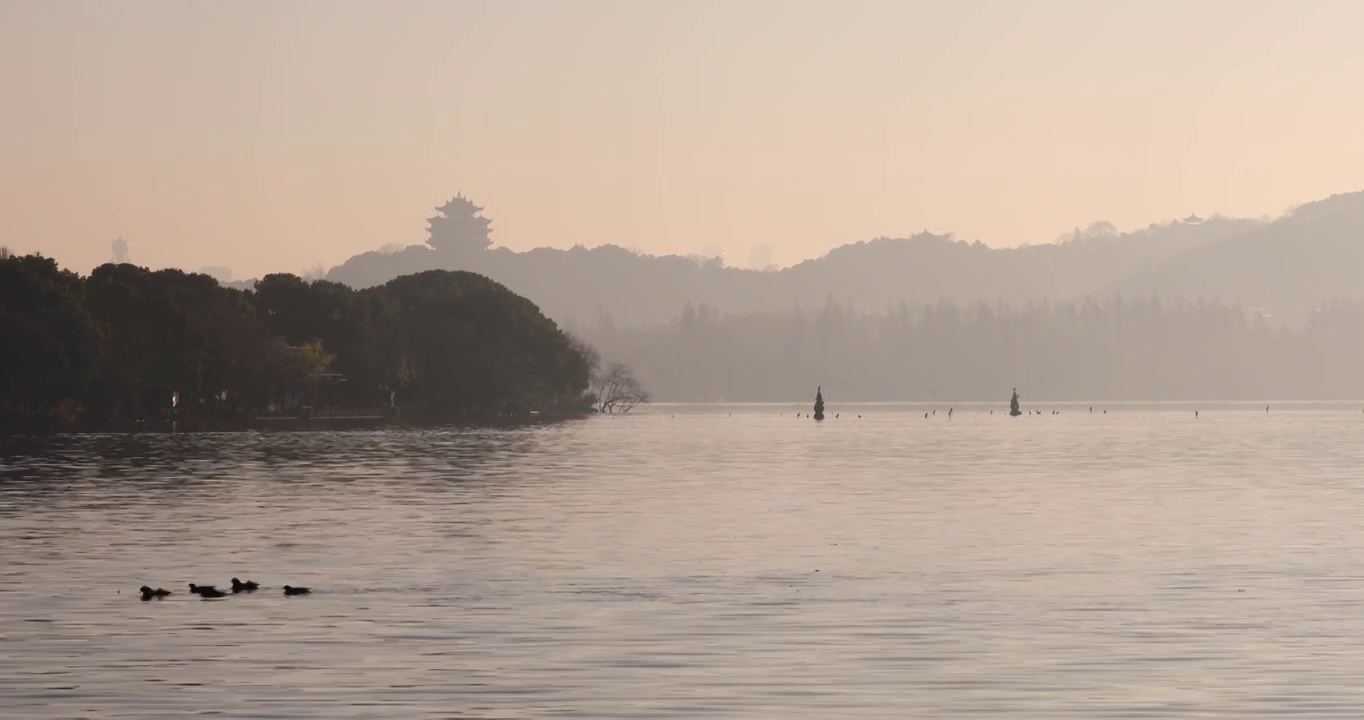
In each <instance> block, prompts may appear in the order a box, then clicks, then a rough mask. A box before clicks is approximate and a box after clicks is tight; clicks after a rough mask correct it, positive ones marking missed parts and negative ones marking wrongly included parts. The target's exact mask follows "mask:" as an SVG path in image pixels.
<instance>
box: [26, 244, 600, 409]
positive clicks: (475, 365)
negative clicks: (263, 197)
mask: <svg viewBox="0 0 1364 720" xmlns="http://www.w3.org/2000/svg"><path fill="white" fill-rule="evenodd" d="M0 345H3V347H2V348H0V423H3V424H4V425H6V426H8V427H11V428H14V427H18V428H24V427H33V428H40V427H49V426H51V427H104V426H107V427H118V426H126V425H136V424H143V423H147V422H161V421H167V420H177V421H181V422H183V423H186V424H188V425H191V426H193V425H206V426H211V425H214V424H220V423H221V424H252V423H260V422H267V421H269V420H271V419H275V418H299V417H310V416H311V417H314V418H323V417H325V418H335V417H345V416H354V415H361V416H371V417H393V416H398V417H402V418H404V419H406V420H412V421H417V422H447V421H463V420H485V419H500V418H515V417H531V416H565V415H579V414H584V413H588V412H591V411H592V409H593V406H594V404H595V398H594V397H593V396H592V394H591V387H592V379H593V373H594V371H595V370H596V369H597V368H596V367H595V366H596V364H597V362H598V356H597V355H596V353H595V351H591V350H590V348H588V347H587V346H585V345H583V344H582V343H579V342H576V341H575V340H574V339H572V338H570V337H569V336H567V335H566V334H565V333H564V332H562V331H561V330H560V329H559V327H558V326H557V325H555V323H554V322H553V321H551V320H549V319H548V318H546V317H545V316H544V315H543V314H542V313H541V312H540V310H539V308H537V307H536V306H535V305H534V304H533V303H531V302H530V301H529V300H527V299H525V298H523V297H520V296H518V295H516V294H514V293H512V292H511V291H510V290H508V289H507V288H505V287H503V286H502V285H500V284H498V283H496V282H493V281H491V280H489V279H487V278H485V277H483V276H481V275H475V274H473V273H468V272H457V271H445V270H432V271H427V272H422V273H417V274H415V275H407V276H403V277H399V278H396V279H394V280H392V281H390V282H388V283H386V284H384V285H380V286H377V287H373V288H368V289H365V290H359V291H357V290H352V289H351V288H349V287H347V286H345V285H341V284H338V283H334V282H327V281H322V280H319V281H314V282H308V281H305V280H303V279H301V278H299V277H296V276H294V275H285V274H279V275H269V276H266V277H265V278H263V279H262V280H260V281H259V282H258V283H256V285H255V288H254V290H237V289H232V288H227V287H223V286H221V285H219V283H218V282H217V281H216V280H214V279H213V278H211V277H209V276H207V275H200V274H191V273H185V272H182V271H179V270H157V271H150V270H147V269H144V268H141V267H136V266H133V265H129V264H118V265H114V264H109V265H102V266H100V267H98V268H95V269H94V270H93V271H92V272H91V273H90V275H89V276H87V277H82V276H80V275H78V274H76V273H74V272H71V271H69V270H63V269H62V268H60V267H59V266H58V265H57V263H56V262H55V261H53V260H51V259H48V258H44V257H41V256H36V255H27V256H16V255H11V254H9V253H8V252H0Z"/></svg>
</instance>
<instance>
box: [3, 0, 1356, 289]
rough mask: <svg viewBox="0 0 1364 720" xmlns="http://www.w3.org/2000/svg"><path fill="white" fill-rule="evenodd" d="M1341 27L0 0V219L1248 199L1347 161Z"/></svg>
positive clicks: (872, 5) (306, 230) (511, 232)
mask: <svg viewBox="0 0 1364 720" xmlns="http://www.w3.org/2000/svg"><path fill="white" fill-rule="evenodd" d="M1360 25H1364V6H1360V5H1358V4H1357V3H1351V2H1346V1H1345V0H1332V1H1328V2H1321V3H1315V4H1313V5H1311V6H1310V7H1309V6H1301V5H1298V4H1295V3H1288V2H1272V3H1265V4H1260V5H1257V6H1255V7H1254V8H1253V9H1247V8H1245V7H1244V6H1243V4H1241V3H1237V2H1233V1H1232V0H1200V1H1199V2H1180V3H1176V2H1152V3H1142V4H1141V5H1139V6H1124V5H1120V4H1116V3H1113V4H1095V3H1077V2H1071V1H1069V0H1045V1H1044V2H1038V3H1029V4H1026V5H1018V4H1009V3H999V2H985V1H981V2H964V3H952V4H939V3H931V2H891V1H890V0H863V1H862V2H853V3H842V4H838V5H837V6H835V5H831V4H824V3H820V2H797V3H778V2H776V0H755V1H754V2H751V3H745V4H743V5H737V6H736V5H732V4H728V3H720V2H708V1H701V2H694V3H663V2H640V3H615V2H607V1H605V0H602V1H589V2H581V3H573V4H572V5H571V6H567V5H562V6H561V5H557V4H549V3H536V2H529V1H518V2H500V3H483V2H426V1H418V2H410V3H405V4H404V5H402V6H401V7H400V8H397V9H393V8H387V7H384V6H381V5H377V4H370V3H365V2H359V1H358V0H357V1H352V2H343V1H338V2H314V1H312V0H299V1H296V2H279V3H260V2H255V3H253V2H247V3H232V4H209V3H196V4H183V3H176V2H170V1H169V0H140V1H136V2H126V3H117V4H101V3H47V2H39V1H37V0H12V1H11V2H8V3H5V4H3V5H0V60H3V62H0V86H3V87H4V88H5V89H6V97H7V99H8V100H9V101H10V104H11V106H12V107H14V108H17V109H18V111H16V112H13V113H8V114H6V115H5V116H4V117H0V136H3V137H6V138H7V139H8V142H6V143H4V144H3V145H0V148H2V149H0V160H3V162H0V210H2V212H0V237H2V238H4V240H3V242H4V243H5V244H7V245H9V246H11V247H12V248H13V249H15V250H16V251H19V252H41V253H43V254H45V255H48V256H50V257H53V258H55V259H57V260H58V261H59V262H61V263H62V264H63V265H65V266H68V267H72V268H76V269H79V270H82V271H88V270H89V269H91V268H93V267H94V266H96V265H98V264H100V263H103V262H105V261H107V259H108V258H109V243H110V242H111V241H112V240H113V239H114V238H115V237H117V236H120V235H121V236H122V237H124V238H126V239H128V240H129V241H130V242H131V244H132V248H131V249H132V258H133V260H134V262H137V263H140V264H143V265H146V266H148V267H177V268H184V269H187V270H195V269H198V268H207V267H225V268H229V269H230V270H231V271H232V274H233V276H234V277H236V278H249V277H260V276H262V275H264V274H266V273H269V272H279V271H289V272H296V273H302V272H306V271H309V270H310V269H316V268H317V267H318V266H321V267H322V268H323V269H324V270H325V269H326V268H330V267H333V266H335V265H337V264H339V263H341V262H343V261H345V259H346V258H348V257H352V256H354V255H357V254H360V253H363V252H366V251H371V250H376V249H378V248H381V247H384V246H387V245H391V244H398V245H408V244H415V243H420V242H421V219H422V218H424V217H426V213H427V211H428V209H429V208H430V207H431V206H433V205H435V204H438V203H439V202H441V201H442V200H443V199H444V198H447V197H449V196H450V195H451V194H453V193H456V192H461V191H462V192H464V193H466V194H468V195H470V196H472V197H475V198H476V199H477V201H478V202H479V203H481V204H483V205H485V206H486V207H488V208H489V209H490V212H491V213H492V214H493V215H494V216H495V217H496V218H497V219H498V223H499V225H498V230H497V234H496V235H495V237H494V240H495V242H496V243H497V245H498V246H501V247H507V248H509V249H512V250H514V251H518V252H524V251H528V250H532V249H534V248H536V247H558V248H569V247H572V246H575V245H583V246H586V247H597V246H600V245H606V244H610V245H617V246H620V247H627V248H632V247H634V248H639V249H640V250H641V251H643V252H645V253H648V254H652V255H659V256H663V255H682V256H685V255H693V254H704V255H713V254H716V253H723V254H724V255H725V257H726V258H727V259H728V261H729V264H731V265H735V266H744V265H746V264H748V263H749V258H750V255H751V254H752V253H753V250H754V248H755V246H763V245H765V246H769V247H770V248H771V251H770V253H769V254H768V256H769V257H770V259H771V260H770V262H771V263H773V264H776V265H778V266H780V267H790V266H792V265H795V264H797V263H799V262H800V261H802V260H808V259H812V258H818V257H821V256H822V255H824V254H825V253H827V252H828V251H829V250H830V249H832V248H836V247H840V246H842V245H845V244H847V243H851V242H856V241H859V240H865V239H868V238H874V237H908V236H912V235H915V234H918V233H921V232H924V231H925V230H926V231H928V232H932V233H937V234H943V233H948V232H950V233H952V234H954V236H956V237H958V238H962V239H966V240H970V241H975V240H980V241H982V242H983V243H985V244H986V245H989V246H991V247H1012V246H1016V245H1018V244H1021V243H1033V244H1037V243H1045V242H1050V241H1051V240H1053V239H1054V238H1055V237H1057V236H1058V235H1061V234H1064V233H1066V232H1068V229H1069V228H1072V227H1074V226H1076V225H1077V224H1078V225H1080V226H1081V227H1084V226H1086V225H1088V224H1089V223H1091V222H1093V221H1096V220H1103V221H1107V222H1111V223H1112V224H1113V225H1114V226H1116V227H1117V228H1121V229H1137V228H1140V227H1143V226H1145V225H1146V224H1147V223H1151V222H1159V221H1162V220H1168V219H1174V218H1183V217H1187V216H1189V215H1191V214H1197V215H1200V216H1203V217H1209V216H1212V215H1213V214H1214V213H1220V214H1222V215H1225V216H1228V217H1249V218H1262V217H1277V216H1279V215H1280V214H1281V213H1283V212H1284V211H1285V210H1286V209H1288V208H1290V207H1292V206H1293V204H1295V203H1301V202H1308V201H1311V200H1313V199H1317V198H1324V197H1328V196H1330V195H1332V194H1333V193H1340V192H1348V191H1352V190H1356V189H1359V188H1364V172H1361V171H1359V170H1358V168H1360V167H1364V143H1361V142H1360V141H1359V138H1358V135H1357V133H1356V132H1355V128H1357V127H1359V126H1360V125H1361V124H1364V122H1361V121H1364V103H1359V102H1357V101H1355V100H1353V99H1352V98H1351V97H1349V96H1348V95H1345V94H1342V93H1341V92H1340V89H1341V88H1345V87H1349V86H1350V85H1351V83H1352V82H1353V77H1352V75H1351V73H1350V70H1349V69H1350V68H1353V67H1358V66H1360V64H1361V62H1364V51H1361V50H1360V48H1359V46H1358V44H1357V43H1356V42H1355V38H1354V36H1353V33H1352V32H1351V31H1350V28H1353V27H1358V26H1360ZM1157 48H1158V49H1159V50H1158V51H1156V49H1157ZM1079 57H1083V58H1084V61H1083V62H1076V58H1079ZM759 254H762V253H759Z"/></svg>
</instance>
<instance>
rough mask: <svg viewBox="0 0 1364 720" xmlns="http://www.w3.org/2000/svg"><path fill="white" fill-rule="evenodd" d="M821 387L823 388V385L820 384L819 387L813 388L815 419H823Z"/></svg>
mask: <svg viewBox="0 0 1364 720" xmlns="http://www.w3.org/2000/svg"><path fill="white" fill-rule="evenodd" d="M823 389H824V387H823V386H822V385H821V386H820V387H817V388H815V419H816V420H823V419H824V393H823V392H822V391H823Z"/></svg>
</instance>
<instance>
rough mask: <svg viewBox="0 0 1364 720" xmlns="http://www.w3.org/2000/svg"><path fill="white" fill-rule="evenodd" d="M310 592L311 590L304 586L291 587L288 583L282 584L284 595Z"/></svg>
mask: <svg viewBox="0 0 1364 720" xmlns="http://www.w3.org/2000/svg"><path fill="white" fill-rule="evenodd" d="M310 592H312V590H311V589H309V588H305V587H293V586H290V585H285V586H284V594H285V595H307V594H308V593H310Z"/></svg>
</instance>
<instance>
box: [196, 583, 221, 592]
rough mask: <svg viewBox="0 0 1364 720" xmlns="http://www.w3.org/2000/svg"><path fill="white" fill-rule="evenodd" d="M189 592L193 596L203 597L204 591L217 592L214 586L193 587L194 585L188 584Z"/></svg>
mask: <svg viewBox="0 0 1364 720" xmlns="http://www.w3.org/2000/svg"><path fill="white" fill-rule="evenodd" d="M189 591H190V592H192V593H194V594H195V595H203V594H204V593H205V592H206V591H212V592H218V588H217V587H216V586H214V585H195V584H194V583H190V584H189Z"/></svg>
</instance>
